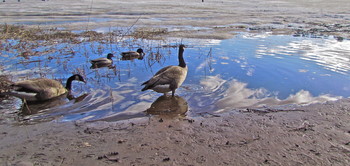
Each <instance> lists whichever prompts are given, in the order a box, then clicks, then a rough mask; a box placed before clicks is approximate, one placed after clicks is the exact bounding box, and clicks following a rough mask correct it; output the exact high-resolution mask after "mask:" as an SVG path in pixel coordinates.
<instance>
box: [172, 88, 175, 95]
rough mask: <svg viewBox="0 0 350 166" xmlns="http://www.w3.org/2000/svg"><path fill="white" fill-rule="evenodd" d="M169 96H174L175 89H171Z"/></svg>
mask: <svg viewBox="0 0 350 166" xmlns="http://www.w3.org/2000/svg"><path fill="white" fill-rule="evenodd" d="M171 96H172V97H174V96H175V89H174V90H172V91H171Z"/></svg>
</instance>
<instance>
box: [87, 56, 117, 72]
mask: <svg viewBox="0 0 350 166" xmlns="http://www.w3.org/2000/svg"><path fill="white" fill-rule="evenodd" d="M112 57H114V55H113V54H112V53H109V54H107V58H97V59H93V60H91V61H90V62H91V64H92V66H91V68H92V69H95V68H100V67H108V66H111V65H112V64H113V60H112Z"/></svg>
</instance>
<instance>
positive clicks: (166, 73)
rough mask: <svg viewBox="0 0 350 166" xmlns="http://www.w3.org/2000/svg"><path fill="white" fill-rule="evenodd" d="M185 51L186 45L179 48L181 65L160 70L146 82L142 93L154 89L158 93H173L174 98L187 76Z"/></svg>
mask: <svg viewBox="0 0 350 166" xmlns="http://www.w3.org/2000/svg"><path fill="white" fill-rule="evenodd" d="M184 50H185V46H184V45H182V44H181V45H180V46H179V55H178V58H179V65H178V66H167V67H164V68H162V69H160V70H159V71H158V72H157V73H156V74H155V75H154V76H153V77H152V78H151V79H149V80H148V81H146V82H144V83H143V84H142V85H145V87H144V88H143V89H142V90H141V91H145V90H147V89H152V90H154V91H156V92H158V93H164V95H166V93H168V92H170V91H171V92H172V97H174V94H175V90H176V89H177V88H178V87H180V86H181V84H182V83H183V82H184V81H185V79H186V76H187V71H188V68H187V65H186V63H185V60H184V58H183V52H184Z"/></svg>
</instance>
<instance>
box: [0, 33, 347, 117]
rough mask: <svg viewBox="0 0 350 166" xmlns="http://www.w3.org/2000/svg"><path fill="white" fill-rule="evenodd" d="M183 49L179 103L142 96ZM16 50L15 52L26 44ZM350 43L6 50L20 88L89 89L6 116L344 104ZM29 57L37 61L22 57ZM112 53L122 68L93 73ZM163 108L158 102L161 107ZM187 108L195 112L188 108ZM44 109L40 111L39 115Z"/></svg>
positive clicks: (266, 39)
mask: <svg viewBox="0 0 350 166" xmlns="http://www.w3.org/2000/svg"><path fill="white" fill-rule="evenodd" d="M181 42H182V43H184V44H186V46H187V48H186V50H185V53H184V56H185V60H186V62H187V64H188V67H189V72H188V76H187V79H186V80H185V82H184V84H183V85H182V87H181V88H179V89H178V90H177V91H176V94H177V95H178V96H179V98H177V101H176V102H173V101H169V100H167V99H159V100H157V98H159V97H160V96H161V95H162V94H158V93H155V92H153V91H145V92H141V91H140V90H141V89H142V87H141V86H140V85H141V83H142V82H144V81H146V80H148V79H149V78H150V77H151V76H152V75H153V74H154V73H155V72H156V71H158V70H159V69H160V68H162V67H164V66H167V65H177V64H178V62H177V51H178V48H177V45H178V44H179V43H181ZM9 43H11V44H12V45H15V44H18V41H10V42H9ZM7 44H8V43H7ZM7 44H5V43H3V46H2V47H3V48H6V45H7ZM349 44H350V41H349V40H344V41H341V42H340V41H337V40H336V39H333V38H331V37H329V38H307V37H293V36H287V35H281V36H275V35H269V34H268V33H266V34H259V35H257V34H247V33H244V34H240V35H237V36H236V37H235V38H233V39H229V40H200V39H169V40H168V41H166V42H165V41H158V40H123V41H121V42H118V43H107V44H106V43H98V42H84V43H82V44H71V43H64V42H63V43H58V44H56V45H55V46H40V47H38V48H35V49H34V50H30V51H29V50H28V48H26V49H25V50H24V49H23V48H19V49H17V50H9V51H6V49H3V50H2V51H1V57H0V59H1V62H0V63H1V65H3V66H4V70H3V71H2V73H3V74H10V75H13V77H12V79H13V81H17V80H21V79H27V78H37V77H41V76H43V77H47V78H55V79H61V80H63V83H65V79H66V78H68V77H69V76H70V75H71V74H72V73H77V72H78V73H81V74H83V75H84V76H85V77H86V80H87V81H88V83H87V84H83V83H79V82H74V83H73V94H74V96H75V97H79V96H80V98H77V99H73V100H68V99H66V98H64V97H63V98H61V99H57V100H55V101H49V103H50V104H51V105H53V106H50V108H45V107H43V106H42V105H44V106H46V105H48V103H47V104H42V105H40V106H36V105H34V106H32V109H30V110H31V111H30V113H27V114H25V112H24V113H23V112H22V113H21V115H20V116H19V118H14V112H16V111H17V112H19V111H18V110H17V109H19V107H20V106H17V107H11V108H3V109H2V112H6V114H7V115H9V116H7V115H6V114H5V115H3V118H1V119H2V121H5V119H7V121H11V120H8V119H16V120H17V119H19V120H20V121H21V120H26V121H33V122H36V121H48V120H57V121H75V120H84V121H85V120H87V121H94V120H107V121H115V120H121V119H129V118H134V117H144V116H147V115H148V113H149V112H152V111H150V110H151V109H149V108H150V107H151V105H152V106H159V105H162V102H163V105H162V106H161V108H159V109H170V108H163V107H164V103H178V104H174V105H172V106H171V107H172V109H174V110H186V111H187V110H188V111H187V112H186V114H187V116H199V115H201V114H202V113H207V112H208V113H218V112H225V111H231V110H235V109H240V108H247V107H263V106H268V107H270V106H285V105H294V104H310V103H315V102H325V101H330V100H336V99H339V98H342V97H349V96H350V76H349V75H350V74H349V70H350V47H348V46H349ZM39 45H40V44H39ZM139 47H141V48H143V49H144V51H145V52H146V56H145V57H144V59H142V60H139V59H134V60H121V56H120V55H119V54H120V52H122V51H129V50H136V49H137V48H139ZM52 50H55V51H52ZM24 51H26V52H28V54H29V55H35V56H19V54H20V53H23V52H24ZM109 52H112V53H114V54H115V55H117V57H116V58H115V59H114V65H115V67H114V68H99V69H90V66H91V65H90V63H89V60H91V59H94V58H98V57H105V56H106V55H107V53H109ZM37 55H41V56H37ZM155 101H157V103H153V102H155ZM186 102H187V103H188V109H185V108H184V107H183V105H184V103H186ZM15 103H21V102H15ZM56 103H57V104H56ZM152 103H153V104H152ZM165 105H166V104H165ZM15 108H16V109H15ZM9 109H10V110H9ZM36 109H38V110H39V111H33V110H36ZM5 110H6V111H5ZM146 110H148V111H146ZM152 110H154V108H152ZM153 112H154V111H153ZM156 112H157V111H156ZM180 112H181V114H180V113H179V116H182V115H183V114H184V113H183V112H184V111H180ZM151 114H152V113H151ZM16 116H17V114H16Z"/></svg>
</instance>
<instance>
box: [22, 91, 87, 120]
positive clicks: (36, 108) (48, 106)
mask: <svg viewBox="0 0 350 166" xmlns="http://www.w3.org/2000/svg"><path fill="white" fill-rule="evenodd" d="M88 95H89V94H87V93H85V94H82V95H80V96H78V97H74V96H73V95H71V94H67V95H61V96H58V97H55V98H52V99H50V100H46V101H40V102H39V101H38V102H25V103H23V104H22V108H21V113H20V114H22V115H34V114H37V113H39V112H41V111H54V110H55V109H54V108H56V107H58V106H62V105H64V104H67V103H68V101H67V99H68V100H69V101H73V102H74V103H78V102H81V101H82V100H84V98H85V97H86V96H88Z"/></svg>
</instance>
